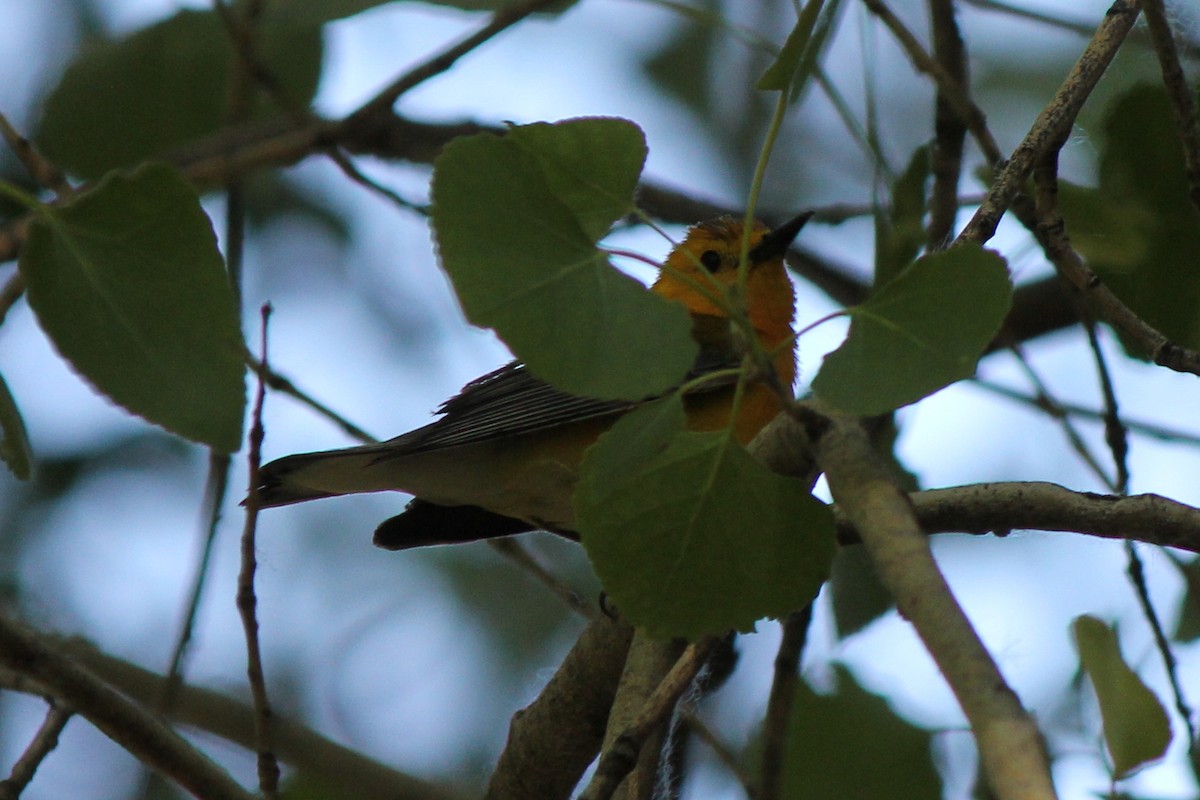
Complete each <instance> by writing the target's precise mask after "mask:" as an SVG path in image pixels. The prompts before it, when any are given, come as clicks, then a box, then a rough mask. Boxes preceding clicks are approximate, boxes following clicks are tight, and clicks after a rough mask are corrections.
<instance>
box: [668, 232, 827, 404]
mask: <svg viewBox="0 0 1200 800" xmlns="http://www.w3.org/2000/svg"><path fill="white" fill-rule="evenodd" d="M811 216H812V214H811V213H805V214H801V215H799V216H797V217H795V218H793V219H791V220H789V221H788V222H785V223H784V224H783V225H780V226H779V227H778V228H775V229H774V230H771V229H768V228H767V226H766V225H763V224H762V223H761V222H759V223H755V225H754V228H753V230H752V231H751V232H750V252H749V262H750V263H749V268H750V272H749V275H748V276H747V279H746V295H745V307H746V312H747V314H748V316H749V317H750V323H751V325H753V326H754V329H755V331H756V332H757V333H758V337H759V341H761V342H762V344H763V346H764V347H765V348H767V349H768V350H772V349H774V348H775V347H777V346H778V345H779V344H781V343H782V342H784V341H786V340H787V339H788V338H789V337H791V336H792V335H793V330H792V322H793V321H794V319H795V315H796V295H795V291H794V290H793V288H792V282H791V280H790V279H789V278H788V275H787V269H786V268H785V267H784V264H783V256H784V253H785V252H787V248H788V246H789V245H790V244H791V243H792V240H793V239H795V238H796V234H797V233H799V232H800V229H801V228H802V227H804V223H805V222H807V221H808V219H809V217H811ZM742 230H743V226H742V222H741V220H737V219H734V218H732V217H720V218H718V219H715V220H710V221H708V222H701V223H700V224H698V225H694V226H692V227H691V228H689V229H688V232H687V236H685V237H684V240H683V241H682V242H680V243H679V245H677V246H676V247H675V249H674V250H672V251H671V254H670V255H669V256H667V261H666V265H665V268H664V269H663V270H662V272H661V273H660V274H659V277H658V280H657V281H655V282H654V286H653V287H652V288H653V290H654V291H655V292H656V293H657V294H659V295H661V296H662V297H665V298H667V299H668V300H673V301H675V302H677V303H682V304H683V305H685V306H687V309H688V310H689V311H690V312H692V314H694V315H703V316H713V317H724V316H728V315H727V314H726V313H725V312H724V311H722V310H721V308H720V307H719V306H718V305H717V304H716V303H714V302H713V301H712V300H711V299H710V298H709V297H706V296H705V294H704V292H703V291H702V290H700V289H698V288H697V285H699V286H708V287H711V286H712V281H710V280H709V279H708V278H707V277H706V276H705V275H704V274H703V273H708V275H709V276H711V277H712V278H714V279H716V281H717V283H719V284H720V285H721V287H723V289H724V291H725V292H726V293H728V292H729V291H730V290H731V289H732V288H733V287H734V286H735V284H736V283H737V279H738V278H737V276H738V258H739V256H740V254H741V249H742ZM780 356H781V357H780V358H778V359H777V361H776V368H777V369H778V370H779V373H780V374H779V377H780V379H781V380H782V381H784V382H785V384H786V385H790V384H791V382H792V380H793V378H794V376H795V356H794V350H793V351H792V352H787V353H781V354H780Z"/></svg>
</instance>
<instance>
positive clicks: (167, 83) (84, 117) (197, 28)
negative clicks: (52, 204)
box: [35, 11, 321, 179]
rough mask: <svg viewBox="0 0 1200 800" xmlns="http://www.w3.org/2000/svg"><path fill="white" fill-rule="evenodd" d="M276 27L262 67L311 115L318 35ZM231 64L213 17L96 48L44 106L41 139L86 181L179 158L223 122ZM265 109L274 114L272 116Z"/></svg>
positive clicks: (187, 19) (311, 29) (293, 26)
mask: <svg viewBox="0 0 1200 800" xmlns="http://www.w3.org/2000/svg"><path fill="white" fill-rule="evenodd" d="M270 23H271V24H267V25H264V26H263V30H262V35H261V38H260V52H261V57H262V60H263V62H264V63H265V64H266V66H267V67H268V68H269V69H270V70H271V73H272V74H273V75H274V76H275V77H276V78H277V79H278V81H279V82H280V84H281V85H282V86H283V88H284V90H285V91H286V92H287V94H288V96H289V97H290V99H291V100H292V101H293V102H295V103H297V104H299V105H301V106H304V105H307V104H308V103H309V102H310V101H311V100H312V98H313V95H314V94H315V93H316V89H317V80H318V78H319V77H320V70H321V30H320V26H319V25H316V24H304V23H300V22H297V21H296V20H293V19H289V18H287V17H284V16H281V15H271V17H270ZM232 56H233V49H232V47H231V45H230V44H229V37H228V35H227V34H226V33H225V30H224V28H223V27H222V25H221V23H220V21H219V20H218V19H217V18H216V16H215V15H214V14H212V13H209V12H197V11H181V12H179V13H178V14H176V15H175V16H173V17H170V18H169V19H166V20H163V21H162V22H159V23H156V24H154V25H151V26H150V27H148V28H143V29H142V30H139V31H136V32H134V33H133V34H131V35H129V36H127V37H125V38H123V39H118V40H115V41H110V42H100V43H97V44H94V45H92V46H90V47H88V48H86V49H85V50H84V51H83V53H82V54H81V55H80V56H79V58H77V59H76V60H75V61H74V62H73V63H72V64H71V66H70V67H68V68H67V71H66V72H65V73H64V74H63V77H62V80H60V81H59V83H58V86H56V87H55V88H54V91H53V92H52V93H51V94H50V96H49V98H47V100H46V104H45V112H44V114H43V117H42V120H41V124H40V126H39V128H38V130H37V133H36V136H35V139H36V141H37V143H38V145H39V146H40V147H41V149H42V151H43V152H44V153H45V154H46V155H47V156H48V157H49V158H50V159H51V160H52V161H54V162H55V163H56V164H58V165H59V166H61V167H63V168H64V169H66V170H68V171H70V172H72V173H75V174H77V175H80V176H82V177H84V178H89V179H95V178H99V177H100V176H101V175H103V174H104V173H105V172H107V171H108V170H110V169H116V168H118V167H124V166H129V165H132V164H135V163H137V162H140V161H143V160H145V159H148V158H151V157H154V156H157V155H160V154H162V153H164V152H166V151H169V150H171V149H173V148H178V147H180V146H182V145H184V144H185V143H187V142H190V141H191V140H194V139H196V138H199V137H201V136H203V135H205V134H210V133H213V132H215V131H216V130H217V129H219V128H220V127H221V125H222V124H223V123H224V122H225V118H226V112H227V107H228V103H229V100H228V93H229V86H228V82H229V64H230V61H231V59H232ZM259 108H260V111H261V112H262V113H268V111H269V109H270V106H269V105H268V104H267V103H266V102H265V101H264V102H263V103H261V104H260V107H259ZM274 113H276V114H280V113H281V112H279V111H278V110H277V109H275V110H274Z"/></svg>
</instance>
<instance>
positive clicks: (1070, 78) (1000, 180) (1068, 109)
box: [955, 0, 1138, 244]
mask: <svg viewBox="0 0 1200 800" xmlns="http://www.w3.org/2000/svg"><path fill="white" fill-rule="evenodd" d="M1137 17H1138V4H1137V2H1136V0H1116V2H1115V3H1113V4H1112V6H1111V7H1110V8H1109V10H1108V13H1107V14H1106V15H1105V17H1104V21H1103V22H1101V23H1100V26H1099V27H1098V28H1097V29H1096V33H1095V35H1093V36H1092V39H1091V41H1090V42H1088V45H1087V47H1086V48H1084V51H1083V53H1082V54H1080V56H1079V59H1078V60H1077V61H1076V62H1075V65H1074V66H1073V67H1072V68H1071V71H1070V72H1069V73H1068V74H1067V77H1066V79H1064V80H1063V82H1062V85H1061V86H1059V88H1058V91H1057V92H1056V93H1055V95H1054V98H1053V99H1051V101H1050V102H1049V104H1047V105H1046V107H1045V108H1044V109H1042V112H1041V113H1040V114H1039V115H1038V117H1037V119H1036V120H1035V121H1034V123H1033V126H1032V127H1031V128H1030V129H1029V133H1027V134H1026V135H1025V138H1024V139H1023V140H1022V141H1021V143H1020V144H1019V145H1017V149H1016V150H1014V151H1013V154H1012V156H1011V157H1010V158H1009V159H1008V162H1007V163H1005V164H1004V166H1003V168H1002V169H1001V170H1000V171H999V173H998V174H997V175H996V177H995V179H994V180H993V182H992V188H991V189H990V190H989V191H988V195H987V197H986V198H985V199H984V202H983V204H982V205H981V206H980V207H979V210H978V211H976V212H975V215H974V216H973V217H972V218H971V221H970V222H968V223H967V225H966V227H965V228H963V230H962V232H961V233H959V235H958V238H957V239H956V240H955V241H956V242H974V243H976V244H983V243H984V242H986V241H988V240H989V239H991V238H992V236H993V235H994V234H995V232H996V226H997V225H998V224H999V222H1000V217H1001V216H1002V215H1003V214H1004V212H1005V211H1006V210H1008V208H1009V206H1010V205H1011V204H1012V201H1013V198H1014V197H1015V196H1016V195H1017V193H1018V192H1019V191H1020V190H1021V188H1022V186H1023V185H1024V183H1025V179H1026V178H1027V177H1028V176H1029V173H1030V172H1031V171H1032V170H1033V168H1034V166H1035V165H1036V164H1037V163H1038V162H1039V161H1040V160H1041V159H1042V158H1043V156H1045V154H1046V153H1047V152H1048V151H1049V149H1050V148H1051V147H1055V146H1059V143H1061V142H1065V141H1066V140H1067V136H1068V134H1069V133H1070V132H1071V128H1072V127H1073V126H1074V125H1075V119H1076V118H1077V117H1078V116H1079V111H1080V109H1081V108H1083V104H1084V103H1085V102H1086V101H1087V99H1088V97H1090V96H1091V93H1092V90H1093V89H1094V88H1095V87H1096V83H1097V82H1099V80H1100V76H1102V75H1103V74H1104V72H1105V70H1107V69H1108V65H1109V64H1110V63H1112V60H1113V58H1114V57H1115V56H1116V54H1117V50H1118V49H1119V48H1120V46H1121V43H1122V42H1124V40H1125V37H1126V36H1127V35H1128V34H1129V31H1130V30H1131V29H1132V28H1133V24H1134V23H1135V22H1136V21H1137Z"/></svg>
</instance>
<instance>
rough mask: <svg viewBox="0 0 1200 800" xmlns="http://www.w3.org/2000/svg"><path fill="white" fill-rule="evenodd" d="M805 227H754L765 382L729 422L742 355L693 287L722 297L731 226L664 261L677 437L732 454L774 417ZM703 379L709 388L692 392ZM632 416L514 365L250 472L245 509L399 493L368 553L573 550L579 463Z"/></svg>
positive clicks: (749, 295) (788, 383)
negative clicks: (406, 498)
mask: <svg viewBox="0 0 1200 800" xmlns="http://www.w3.org/2000/svg"><path fill="white" fill-rule="evenodd" d="M810 216H811V213H805V214H801V215H799V216H797V217H795V218H793V219H791V220H789V221H788V222H786V223H784V224H783V225H781V226H779V227H778V228H775V229H774V230H768V229H767V227H766V226H764V225H761V224H757V225H756V226H755V227H754V229H753V230H752V231H751V233H750V237H749V253H748V262H749V263H748V275H747V278H746V281H745V284H744V295H743V298H744V308H745V311H746V317H747V319H748V320H749V324H750V327H752V328H753V331H754V335H755V336H756V338H757V339H758V342H759V343H760V344H761V346H762V348H763V350H764V351H765V352H766V353H768V354H770V356H771V364H772V366H773V368H774V369H773V372H774V375H773V376H763V375H761V374H760V375H759V376H758V377H757V378H755V379H753V380H752V381H751V382H750V383H749V385H747V386H746V387H744V389H743V392H742V396H741V397H740V399H739V402H738V404H737V412H736V416H735V417H734V418H733V419H732V420H731V419H730V412H731V410H732V409H733V407H734V394H735V390H736V383H737V380H738V377H737V376H738V374H739V372H738V368H739V366H740V365H741V363H742V360H743V357H744V355H745V353H744V352H743V351H744V346H739V345H738V336H737V334H736V332H735V331H734V330H733V329H732V327H731V325H730V319H729V315H728V313H727V311H726V308H728V306H725V307H724V308H723V307H722V304H721V303H718V302H715V301H714V299H713V294H712V288H715V287H712V281H710V280H708V278H706V275H705V273H707V275H708V276H711V278H713V279H715V281H716V283H717V284H719V285H720V287H722V288H724V289H725V290H726V291H728V290H730V289H732V287H734V286H735V285H736V284H737V281H738V263H739V259H740V254H741V249H742V233H743V227H742V223H741V221H739V220H734V219H732V218H730V217H722V218H720V219H716V220H712V221H709V222H703V223H700V224H698V225H695V226H693V227H692V228H690V229H689V230H688V232H687V235H686V237H685V238H684V240H683V241H682V242H681V243H680V244H679V245H678V246H676V247H675V249H674V250H673V251H672V252H671V254H670V255H669V256H668V257H667V260H666V263H665V265H664V267H663V269H662V270H661V272H660V274H659V277H658V279H657V280H656V281H655V283H654V285H653V286H652V287H651V290H652V291H653V292H655V293H656V294H658V295H660V296H661V297H664V298H666V299H668V300H670V301H673V302H678V303H681V304H683V305H684V306H686V307H687V309H688V311H689V312H690V313H691V315H692V336H693V337H694V338H695V339H696V341H697V342H698V343H699V344H700V352H699V355H698V356H697V358H696V361H695V363H694V364H693V366H692V369H691V370H690V372H689V373H688V376H687V378H686V381H687V383H689V384H691V385H692V386H693V387H694V388H690V389H688V391H687V392H686V394H685V396H684V401H685V407H686V409H687V418H688V423H687V424H688V427H689V428H690V429H692V430H715V429H718V428H722V427H725V426H726V425H732V426H733V429H734V434H735V436H736V437H737V439H738V440H739V441H740V442H742V443H743V444H745V443H747V442H749V441H750V439H752V438H754V436H755V434H757V433H758V431H759V430H761V429H762V427H763V426H764V425H766V424H767V423H768V422H770V421H771V419H773V418H774V417H775V415H776V414H777V413H778V412H779V410H780V409H781V407H782V403H783V399H782V398H781V396H780V389H783V390H786V391H790V390H791V387H792V384H793V382H794V380H795V376H796V346H795V338H794V336H795V334H794V332H793V330H792V322H793V319H794V316H795V294H794V292H793V289H792V284H791V281H790V280H789V278H788V276H787V272H786V269H785V267H784V263H783V257H784V253H785V252H786V251H787V249H788V247H789V246H790V245H791V243H792V240H793V239H794V238H795V237H796V234H797V233H799V231H800V229H801V228H802V227H803V226H804V223H805V222H807V221H808V219H809V217H810ZM702 287H710V288H708V289H705V288H702ZM705 375H711V379H709V380H695V379H697V378H702V377H703V376H705ZM651 399H653V398H646V400H644V401H641V402H647V401H649V400H651ZM637 405H640V403H639V402H630V401H614V400H600V399H596V398H589V397H580V396H576V395H572V394H569V393H567V392H564V391H561V390H559V389H556V388H554V387H553V386H551V385H550V384H548V383H545V382H543V381H541V380H539V379H538V378H537V377H536V376H535V375H533V374H532V373H531V372H530V371H529V370H528V369H526V368H525V366H524V365H522V364H520V363H517V362H513V363H511V364H508V365H507V366H504V367H501V368H500V369H498V370H496V371H495V372H491V373H489V374H487V375H484V376H483V377H481V378H478V379H476V380H474V381H472V382H471V383H469V384H467V385H466V386H465V387H464V388H463V389H462V391H461V392H460V393H459V394H458V395H456V396H455V397H452V398H451V399H449V400H447V401H446V402H445V403H443V404H442V407H441V408H440V409H439V413H440V415H441V416H440V418H439V419H438V420H436V421H435V422H433V423H431V424H429V425H426V426H424V427H422V428H417V429H416V430H414V431H410V432H409V433H405V434H403V435H401V436H398V437H396V438H395V439H390V440H388V441H386V442H381V443H379V444H370V445H363V446H359V447H348V448H344V449H340V450H327V451H324V452H319V453H303V454H299V455H293V456H287V457H286V458H281V459H278V460H277V461H272V462H271V463H269V464H267V465H266V466H264V467H263V468H262V470H261V481H260V484H259V486H258V490H257V491H258V498H259V501H260V504H261V507H264V508H270V507H273V506H283V505H288V504H291V503H299V502H303V501H305V500H314V499H317V498H321V497H333V496H337V495H343V494H354V493H359V492H379V491H389V490H391V491H401V492H407V493H409V494H411V495H413V497H414V499H413V500H412V502H410V503H409V505H408V507H407V508H406V509H405V511H404V513H402V514H400V515H399V516H396V517H393V518H391V519H389V520H386V521H385V522H383V523H382V524H381V525H380V526H379V527H378V529H376V531H375V543H376V544H377V545H379V546H381V547H385V548H388V549H393V550H400V549H406V548H409V547H418V546H422V545H430V544H449V543H455V542H467V541H474V540H477V539H485V538H490V537H494V536H505V535H509V534H514V533H521V532H524V531H529V530H549V531H553V532H556V533H560V534H563V535H567V536H573V533H572V532H573V527H574V512H573V509H572V503H571V497H572V494H573V492H574V489H575V485H576V483H577V481H578V476H579V465H580V462H581V460H582V458H583V453H584V451H585V450H586V449H587V448H588V446H589V445H591V444H592V443H593V442H594V441H595V440H596V439H597V437H599V436H600V435H601V434H602V433H604V432H605V431H606V430H607V429H608V428H609V427H610V426H611V425H612V424H613V422H614V421H615V420H616V419H617V418H618V417H619V416H621V415H622V414H624V413H626V412H627V411H629V410H630V409H631V408H634V407H635V406H637Z"/></svg>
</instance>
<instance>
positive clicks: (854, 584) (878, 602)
mask: <svg viewBox="0 0 1200 800" xmlns="http://www.w3.org/2000/svg"><path fill="white" fill-rule="evenodd" d="M829 589H830V590H831V592H830V594H831V595H832V601H833V618H834V620H835V621H836V622H837V632H838V636H840V637H841V638H843V639H845V638H847V637H849V636H853V635H854V634H856V633H858V632H859V631H861V630H862V629H863V628H865V627H867V626H868V625H870V624H871V623H872V622H874V621H875V620H877V619H879V618H880V617H882V616H883V615H884V614H886V613H887V612H888V611H890V610H891V609H892V608H893V607H894V606H895V601H894V600H892V595H891V593H890V592H889V591H888V590H887V589H886V588H884V586H883V584H882V583H880V582H879V576H878V575H877V574H876V573H875V568H874V567H873V566H872V565H871V559H870V558H869V557H868V556H867V551H866V548H864V547H862V546H860V545H852V546H849V547H839V548H838V550H837V555H836V556H834V559H833V570H832V573H831V575H830V577H829Z"/></svg>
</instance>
